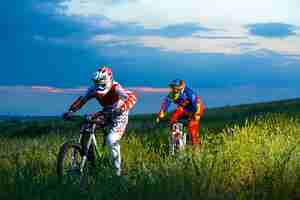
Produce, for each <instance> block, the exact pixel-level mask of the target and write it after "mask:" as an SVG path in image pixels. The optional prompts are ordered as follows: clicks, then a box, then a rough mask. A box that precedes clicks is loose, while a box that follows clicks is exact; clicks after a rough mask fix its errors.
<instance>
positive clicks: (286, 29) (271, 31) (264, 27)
mask: <svg viewBox="0 0 300 200" xmlns="http://www.w3.org/2000/svg"><path fill="white" fill-rule="evenodd" d="M246 27H247V28H248V30H249V33H250V34H251V35H255V36H261V37H267V38H285V37H288V36H291V35H295V34H296V33H295V30H296V29H297V27H296V26H294V25H290V24H285V23H255V24H249V25H247V26H246Z"/></svg>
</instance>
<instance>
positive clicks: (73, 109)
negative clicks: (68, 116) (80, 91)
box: [69, 87, 95, 112]
mask: <svg viewBox="0 0 300 200" xmlns="http://www.w3.org/2000/svg"><path fill="white" fill-rule="evenodd" d="M94 93H95V91H94V88H93V87H91V88H89V89H88V91H87V92H86V93H85V95H84V96H80V97H78V98H77V99H76V100H75V101H74V102H73V103H72V104H71V106H70V108H69V111H70V112H76V111H77V110H79V109H80V108H81V107H82V106H83V105H84V104H85V103H86V102H87V101H88V100H90V99H91V98H93V97H94Z"/></svg>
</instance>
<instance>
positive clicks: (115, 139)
mask: <svg viewBox="0 0 300 200" xmlns="http://www.w3.org/2000/svg"><path fill="white" fill-rule="evenodd" d="M127 123H128V112H124V113H123V114H121V115H119V116H117V117H115V118H114V119H113V124H112V128H111V129H110V130H109V134H108V135H107V138H106V143H107V146H108V148H109V159H110V161H111V162H112V164H113V165H114V167H115V168H116V170H117V171H116V173H117V175H121V170H122V168H121V149H120V144H119V140H120V139H121V138H122V136H123V133H124V131H125V129H126V126H127Z"/></svg>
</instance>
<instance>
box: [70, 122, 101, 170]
mask: <svg viewBox="0 0 300 200" xmlns="http://www.w3.org/2000/svg"><path fill="white" fill-rule="evenodd" d="M95 132H96V123H92V127H91V130H90V131H89V133H88V134H89V137H88V140H87V143H86V144H83V145H85V146H82V148H83V156H82V159H81V162H80V172H83V169H84V166H85V164H86V161H87V158H88V152H89V149H90V147H91V145H93V146H94V147H95V150H96V151H95V152H94V154H95V157H96V159H97V160H99V159H100V158H101V156H102V153H101V151H100V147H99V145H98V143H97V140H96V134H95ZM84 134H87V133H86V132H85V131H81V132H80V135H79V138H78V143H80V144H81V140H82V138H83V136H84ZM74 153H75V152H74Z"/></svg>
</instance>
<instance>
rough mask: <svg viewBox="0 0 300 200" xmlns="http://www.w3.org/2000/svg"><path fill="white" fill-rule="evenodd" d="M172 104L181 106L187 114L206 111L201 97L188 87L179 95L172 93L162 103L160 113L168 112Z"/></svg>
mask: <svg viewBox="0 0 300 200" xmlns="http://www.w3.org/2000/svg"><path fill="white" fill-rule="evenodd" d="M171 103H174V104H176V105H177V106H181V107H182V108H183V109H184V111H185V112H192V113H197V112H200V113H202V112H203V111H204V105H203V103H202V101H201V99H200V97H199V96H197V95H196V93H195V92H194V91H193V90H192V89H190V88H188V87H184V89H183V90H182V91H181V92H180V93H179V94H178V95H175V94H174V93H172V92H170V93H169V94H168V95H167V96H166V97H165V98H164V100H163V102H162V103H161V107H160V112H167V111H168V108H169V107H170V105H171Z"/></svg>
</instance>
